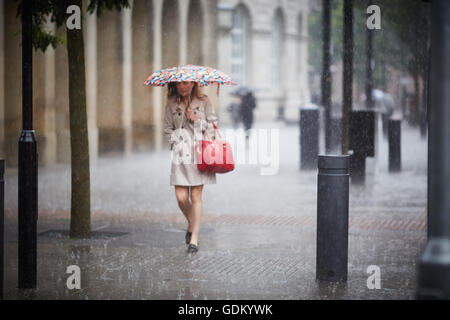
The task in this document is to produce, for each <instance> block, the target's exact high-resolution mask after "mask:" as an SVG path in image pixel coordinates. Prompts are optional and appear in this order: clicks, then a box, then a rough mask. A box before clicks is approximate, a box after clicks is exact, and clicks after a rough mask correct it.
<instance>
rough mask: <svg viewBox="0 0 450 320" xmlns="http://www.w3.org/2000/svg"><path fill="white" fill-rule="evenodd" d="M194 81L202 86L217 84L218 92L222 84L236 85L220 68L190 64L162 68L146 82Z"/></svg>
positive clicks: (149, 83) (159, 83)
mask: <svg viewBox="0 0 450 320" xmlns="http://www.w3.org/2000/svg"><path fill="white" fill-rule="evenodd" d="M182 81H193V82H197V83H198V84H199V85H200V86H201V87H203V86H208V85H211V84H216V85H217V94H219V87H220V85H222V84H231V85H236V84H237V83H236V82H234V81H233V80H231V77H230V76H228V75H226V74H225V73H223V72H222V71H220V70H217V69H214V68H211V67H205V66H195V65H192V64H188V65H185V66H178V67H173V68H168V69H161V70H158V71H156V72H154V73H153V74H152V75H151V76H150V77H148V79H147V80H146V81H145V82H144V84H145V85H148V86H165V85H166V84H167V83H169V82H182Z"/></svg>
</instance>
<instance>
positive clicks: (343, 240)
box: [316, 155, 350, 282]
mask: <svg viewBox="0 0 450 320" xmlns="http://www.w3.org/2000/svg"><path fill="white" fill-rule="evenodd" d="M318 168H319V174H318V183H317V185H318V188H317V191H318V195H317V247H316V279H317V280H320V281H333V282H336V281H347V262H348V208H349V178H350V175H349V170H348V169H349V156H348V155H338V156H336V155H334V156H333V155H326V156H323V155H322V156H319V163H318Z"/></svg>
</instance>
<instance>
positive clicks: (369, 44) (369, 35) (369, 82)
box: [366, 0, 374, 110]
mask: <svg viewBox="0 0 450 320" xmlns="http://www.w3.org/2000/svg"><path fill="white" fill-rule="evenodd" d="M371 4H372V1H371V0H368V1H367V6H370V5H371ZM373 37H374V31H373V30H370V29H369V28H367V30H366V109H367V110H371V109H373V107H374V105H373V99H372V90H373V67H374V66H373Z"/></svg>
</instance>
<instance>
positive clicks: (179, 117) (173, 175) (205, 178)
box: [164, 95, 217, 186]
mask: <svg viewBox="0 0 450 320" xmlns="http://www.w3.org/2000/svg"><path fill="white" fill-rule="evenodd" d="M190 107H191V108H192V110H193V111H194V114H195V115H196V116H197V117H198V118H199V119H198V120H197V121H195V122H192V121H190V120H189V119H187V118H186V113H185V110H184V106H180V105H179V104H178V103H177V101H176V98H175V97H171V98H169V99H168V100H167V103H166V107H165V116H164V135H165V137H166V139H167V141H168V142H169V144H170V149H171V150H172V153H171V169H170V185H179V186H198V185H202V184H215V183H216V174H215V173H204V172H200V171H199V170H198V169H197V164H196V163H195V162H194V159H195V153H194V146H195V142H196V141H200V140H203V139H204V138H206V137H207V136H208V137H210V138H211V139H214V138H215V132H214V127H213V125H212V123H211V121H214V122H215V123H216V125H217V116H216V114H215V112H214V108H213V106H212V104H211V101H210V100H209V98H208V97H207V96H206V95H204V97H203V98H202V99H198V98H194V99H193V100H192V101H191V104H190Z"/></svg>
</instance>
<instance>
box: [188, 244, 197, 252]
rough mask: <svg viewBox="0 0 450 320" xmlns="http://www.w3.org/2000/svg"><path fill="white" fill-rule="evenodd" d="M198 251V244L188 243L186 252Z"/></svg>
mask: <svg viewBox="0 0 450 320" xmlns="http://www.w3.org/2000/svg"><path fill="white" fill-rule="evenodd" d="M197 251H198V245H195V244H193V243H191V244H189V247H188V249H187V252H188V253H196V252H197Z"/></svg>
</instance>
